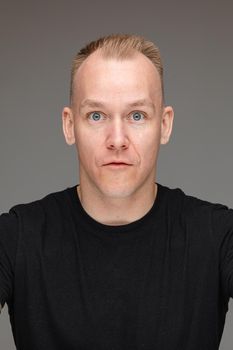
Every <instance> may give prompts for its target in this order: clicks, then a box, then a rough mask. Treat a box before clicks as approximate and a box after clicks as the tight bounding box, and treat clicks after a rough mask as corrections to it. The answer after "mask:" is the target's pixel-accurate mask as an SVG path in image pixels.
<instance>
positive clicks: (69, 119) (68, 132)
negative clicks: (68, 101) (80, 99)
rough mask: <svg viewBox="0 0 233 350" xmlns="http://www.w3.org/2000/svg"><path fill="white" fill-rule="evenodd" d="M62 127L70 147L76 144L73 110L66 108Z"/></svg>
mask: <svg viewBox="0 0 233 350" xmlns="http://www.w3.org/2000/svg"><path fill="white" fill-rule="evenodd" d="M62 127H63V133H64V136H65V139H66V143H67V144H68V145H73V144H74V143H75V137H74V116H73V112H72V110H71V108H69V107H65V108H64V109H63V111H62Z"/></svg>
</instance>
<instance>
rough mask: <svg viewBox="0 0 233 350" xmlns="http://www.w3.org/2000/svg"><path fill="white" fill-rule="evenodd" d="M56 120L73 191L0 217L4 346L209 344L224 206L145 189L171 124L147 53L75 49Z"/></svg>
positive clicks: (227, 289) (230, 267)
mask: <svg viewBox="0 0 233 350" xmlns="http://www.w3.org/2000/svg"><path fill="white" fill-rule="evenodd" d="M62 120H63V130H64V135H65V139H66V142H67V143H68V144H70V145H72V144H75V145H76V147H77V153H78V159H79V178H80V184H79V185H77V186H73V187H70V188H67V189H65V190H63V191H60V192H56V193H51V194H49V195H48V196H46V197H45V198H43V199H40V200H37V201H35V202H32V203H28V204H21V205H17V206H15V207H13V208H12V209H11V210H10V212H9V213H8V214H7V213H5V214H2V216H1V218H0V302H1V304H2V305H4V303H6V302H7V304H8V307H9V314H10V320H11V324H12V330H13V335H14V340H15V343H16V347H17V349H22V350H27V349H28V350H29V349H30V350H31V349H51V350H53V349H54V350H55V349H56V350H57V349H70V350H71V349H72V350H74V349H108V350H109V349H165V350H174V349H186V350H194V349H195V350H200V349H205V350H206V349H211V350H214V349H218V347H219V343H220V340H221V336H222V332H223V327H224V322H225V315H226V312H227V309H228V301H229V298H230V297H231V296H232V295H233V282H232V275H233V257H232V251H233V210H232V209H228V208H227V207H226V206H224V205H221V204H213V203H210V202H207V201H203V200H200V199H198V198H195V197H191V196H188V195H186V194H185V193H184V192H183V191H182V190H181V189H170V188H168V187H166V186H163V185H161V184H159V183H157V182H155V179H156V164H157V158H158V152H159V147H160V144H165V143H167V142H168V141H169V138H170V135H171V131H172V124H173V109H172V107H170V106H165V105H164V96H163V68H162V63H161V58H160V54H159V50H158V48H157V47H156V46H155V45H154V44H153V43H151V42H149V41H147V40H145V39H144V38H141V37H138V36H133V35H111V36H108V37H104V38H100V39H99V40H97V41H95V42H91V43H90V44H88V45H87V46H86V47H85V48H83V49H82V50H81V51H80V52H79V53H78V54H77V56H76V57H75V59H74V62H73V67H72V74H71V93H70V106H69V107H65V108H64V110H63V114H62Z"/></svg>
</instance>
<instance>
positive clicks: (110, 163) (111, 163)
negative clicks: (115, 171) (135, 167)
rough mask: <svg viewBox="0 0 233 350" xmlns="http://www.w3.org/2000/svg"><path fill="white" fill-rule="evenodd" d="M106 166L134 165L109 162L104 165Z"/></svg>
mask: <svg viewBox="0 0 233 350" xmlns="http://www.w3.org/2000/svg"><path fill="white" fill-rule="evenodd" d="M106 165H113V166H114V165H116V166H117V165H132V164H129V163H126V162H109V163H106V164H104V166H106Z"/></svg>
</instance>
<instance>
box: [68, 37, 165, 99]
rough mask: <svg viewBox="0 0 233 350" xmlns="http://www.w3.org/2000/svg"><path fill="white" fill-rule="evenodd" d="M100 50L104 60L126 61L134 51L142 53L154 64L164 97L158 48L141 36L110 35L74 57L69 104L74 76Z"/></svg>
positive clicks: (88, 45)
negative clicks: (89, 57) (88, 58)
mask: <svg viewBox="0 0 233 350" xmlns="http://www.w3.org/2000/svg"><path fill="white" fill-rule="evenodd" d="M98 49H101V53H102V54H103V57H105V58H116V59H126V58H130V57H132V56H133V55H134V54H135V51H137V52H140V53H142V54H143V55H145V56H146V57H147V58H149V60H150V61H151V62H152V63H153V64H154V66H155V67H156V69H157V71H158V73H159V76H160V81H161V89H162V97H164V87H163V64H162V60H161V55H160V51H159V48H158V47H157V46H156V45H155V44H154V43H153V42H151V41H148V40H146V39H145V38H144V37H142V36H138V35H130V34H112V35H108V36H104V37H101V38H99V39H97V40H95V41H91V42H90V43H89V44H87V45H86V46H84V47H83V48H82V49H81V50H80V51H79V52H78V53H77V54H76V56H75V57H74V60H73V62H72V68H71V81H70V102H71V103H72V97H73V90H74V76H75V73H76V72H77V70H78V68H79V67H80V66H81V64H82V63H83V61H85V59H86V58H87V57H88V56H89V55H91V54H92V53H93V52H95V51H96V50H98Z"/></svg>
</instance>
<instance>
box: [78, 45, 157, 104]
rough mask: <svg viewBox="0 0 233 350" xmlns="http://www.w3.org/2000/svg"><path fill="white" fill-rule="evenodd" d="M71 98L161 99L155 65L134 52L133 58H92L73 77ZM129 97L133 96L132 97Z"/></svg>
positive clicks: (92, 56) (98, 56) (99, 53)
mask: <svg viewBox="0 0 233 350" xmlns="http://www.w3.org/2000/svg"><path fill="white" fill-rule="evenodd" d="M73 95H74V98H75V100H79V101H80V100H82V99H83V98H89V97H93V98H100V97H104V96H106V98H109V99H113V98H117V96H119V97H121V99H122V98H123V97H127V98H129V99H130V98H132V99H134V98H136V97H137V98H138V97H140V98H145V97H148V95H150V96H149V97H151V98H153V97H155V96H157V97H161V81H160V76H159V73H158V71H157V69H156V67H155V66H154V64H153V63H152V62H151V61H150V60H149V59H148V58H147V57H146V56H144V55H143V54H141V53H139V52H137V53H136V54H134V55H133V56H132V57H129V58H127V59H126V58H124V59H119V58H118V59H117V58H105V57H103V55H102V54H101V52H100V50H99V51H96V52H94V53H93V54H91V55H90V56H89V57H88V58H87V59H86V60H85V61H84V62H83V63H82V64H81V66H80V67H79V69H78V70H77V72H76V74H75V76H74V94H73ZM131 95H132V96H131Z"/></svg>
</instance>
